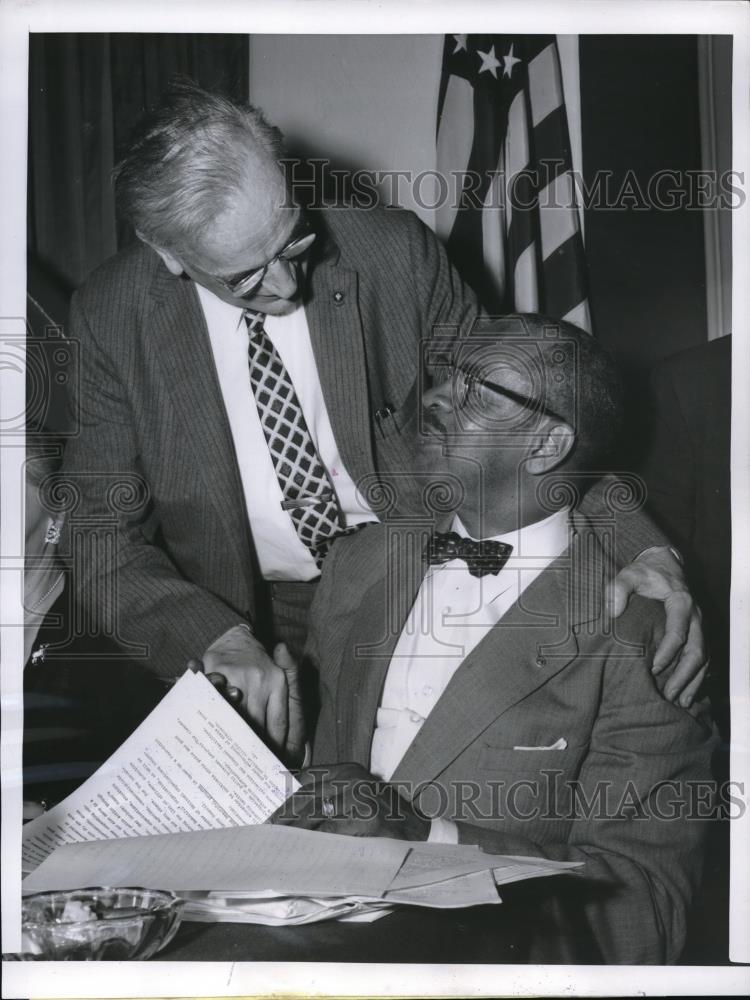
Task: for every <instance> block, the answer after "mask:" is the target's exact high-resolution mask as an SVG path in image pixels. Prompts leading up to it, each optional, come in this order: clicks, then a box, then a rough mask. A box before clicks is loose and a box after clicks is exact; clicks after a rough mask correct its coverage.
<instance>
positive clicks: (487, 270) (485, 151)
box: [437, 35, 590, 329]
mask: <svg viewBox="0 0 750 1000" xmlns="http://www.w3.org/2000/svg"><path fill="white" fill-rule="evenodd" d="M493 60H494V62H493ZM469 87H470V88H471V89H472V90H473V102H472V105H471V110H469V106H468V100H467V88H469ZM459 94H460V95H461V97H460V99H459V98H458V96H457V95H459ZM467 117H470V119H471V121H470V122H467V121H466V120H465V119H466V118H467ZM454 133H455V134H454ZM437 147H438V167H439V169H441V170H442V171H443V172H444V174H446V173H448V174H449V173H450V171H455V170H461V169H465V170H466V171H467V172H471V173H472V174H474V175H475V176H474V177H473V178H470V180H471V183H470V184H469V185H468V186H467V187H466V188H465V189H464V190H463V191H462V194H461V201H460V208H459V209H458V210H457V211H456V210H451V209H450V207H449V206H448V207H447V208H444V209H441V210H440V211H439V212H438V221H439V232H440V233H441V235H442V234H447V232H448V230H450V235H449V237H448V240H447V246H448V252H449V254H450V256H451V258H452V259H453V261H454V263H456V264H457V266H458V268H459V270H460V271H461V272H462V274H463V276H464V278H466V280H468V281H469V283H470V284H471V285H473V287H474V288H475V290H476V291H477V294H478V295H479V297H480V299H481V300H482V301H484V303H485V305H490V303H492V305H493V307H494V304H495V303H498V302H499V303H501V304H502V306H503V308H504V309H505V310H506V311H508V310H513V309H515V310H516V311H519V310H520V311H542V312H544V313H547V314H548V315H550V316H553V317H560V318H562V317H564V316H566V315H567V316H569V317H572V318H573V317H574V318H575V319H576V320H577V321H578V322H579V323H580V325H582V326H585V327H586V328H587V329H590V319H589V317H588V302H587V298H586V273H585V258H584V255H583V240H582V236H581V231H580V223H579V219H578V212H577V208H576V204H575V193H576V192H575V189H574V184H573V174H572V163H571V150H570V137H569V130H568V121H567V115H566V110H565V101H564V92H563V87H562V74H561V72H560V60H559V53H558V48H557V41H556V39H555V36H553V35H526V36H524V35H466V36H460V39H458V38H457V36H453V35H451V36H446V39H445V45H444V54H443V74H442V77H441V83H440V94H439V113H438V141H437ZM461 160H463V164H464V165H463V166H457V164H458V163H459V162H460V161H461ZM503 166H504V167H505V173H503ZM501 196H502V197H501Z"/></svg>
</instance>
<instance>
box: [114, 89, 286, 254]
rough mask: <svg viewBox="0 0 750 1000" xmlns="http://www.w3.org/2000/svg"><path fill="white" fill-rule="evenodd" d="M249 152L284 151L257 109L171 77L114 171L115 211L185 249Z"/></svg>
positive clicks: (153, 239) (158, 241) (147, 234)
mask: <svg viewBox="0 0 750 1000" xmlns="http://www.w3.org/2000/svg"><path fill="white" fill-rule="evenodd" d="M253 150H255V151H256V155H257V154H260V155H263V154H266V155H268V156H269V157H271V158H273V159H274V160H276V161H277V162H278V161H280V160H281V159H282V157H283V155H284V152H283V137H282V134H281V132H280V131H279V129H277V128H276V127H275V126H273V125H270V124H269V123H268V122H267V121H266V119H265V117H264V116H263V113H262V112H261V111H260V110H259V109H258V108H255V107H253V106H252V105H250V104H247V103H241V102H239V101H234V100H232V99H230V98H229V97H226V96H224V95H222V94H218V93H210V92H209V91H206V90H203V89H201V88H200V87H199V86H198V85H197V84H195V83H194V82H193V81H192V80H188V79H185V78H175V79H174V80H172V81H171V83H170V85H169V87H168V88H167V89H166V90H165V91H164V93H163V94H162V95H161V97H160V99H159V103H158V104H157V105H156V106H155V107H154V108H152V109H151V110H150V111H149V112H148V113H147V114H146V115H145V116H144V117H143V119H142V120H141V121H140V122H139V124H138V125H137V126H136V129H135V131H134V132H133V134H132V136H131V139H130V143H129V147H128V151H127V153H126V154H125V155H124V156H123V158H122V159H121V160H120V162H119V163H118V164H117V166H116V167H115V169H114V172H113V177H114V183H115V197H116V201H117V208H118V211H119V213H120V215H121V216H122V218H124V219H126V220H127V221H128V222H130V223H131V225H132V226H133V228H134V229H136V230H137V231H138V233H139V234H140V235H141V236H142V237H143V238H145V239H146V240H147V241H148V242H149V243H153V244H154V246H157V247H159V248H160V249H162V250H167V251H170V252H172V253H175V254H177V255H185V254H186V253H189V250H190V248H191V247H193V246H194V245H195V242H196V240H198V239H200V237H201V235H202V234H203V232H205V230H206V229H207V228H208V226H209V225H210V224H211V222H212V221H213V220H215V219H216V217H217V215H219V214H220V213H221V212H222V211H224V210H225V209H226V208H227V207H228V206H229V205H231V203H232V202H233V200H234V199H235V198H236V195H237V192H238V191H239V190H240V188H241V187H242V186H243V183H246V178H247V167H248V158H249V156H251V155H252V151H253Z"/></svg>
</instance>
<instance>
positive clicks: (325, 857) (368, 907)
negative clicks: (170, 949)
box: [23, 825, 578, 924]
mask: <svg viewBox="0 0 750 1000" xmlns="http://www.w3.org/2000/svg"><path fill="white" fill-rule="evenodd" d="M575 867H578V863H575V862H553V861H547V860H544V859H535V858H511V857H505V856H502V855H493V854H485V853H483V852H482V851H480V850H479V848H477V847H471V846H461V845H456V846H452V845H441V844H427V843H413V842H411V841H405V840H392V839H390V838H383V837H346V836H339V835H338V834H332V833H319V832H315V831H309V830H299V829H296V828H295V827H288V826H271V825H259V826H245V827H233V828H231V829H225V830H204V831H197V832H191V833H179V834H162V835H160V836H153V837H130V838H125V839H122V840H107V841H95V842H89V843H80V844H66V845H64V846H62V847H60V848H58V849H57V850H56V851H54V852H53V853H52V854H51V855H50V856H49V857H48V858H47V859H46V860H45V861H44V862H43V863H42V864H41V865H39V867H38V868H37V869H36V870H35V871H34V872H32V873H31V874H30V875H29V876H28V877H27V878H26V879H25V880H24V883H23V889H24V892H38V891H43V890H44V891H46V890H61V889H73V888H77V887H80V886H85V885H140V886H151V887H153V888H159V889H171V890H173V891H175V892H177V893H178V894H179V895H181V896H183V897H184V898H185V899H186V900H188V905H187V908H186V914H185V915H186V917H187V918H188V919H194V920H217V919H218V920H238V921H249V922H256V923H269V924H281V923H309V922H311V921H313V920H323V919H331V918H333V917H339V918H340V917H348V916H352V915H355V914H362V913H365V912H369V913H370V914H371V915H375V914H376V912H378V911H382V910H383V909H384V908H390V907H392V906H394V905H396V904H399V905H413V906H430V907H437V908H441V909H444V908H456V907H463V906H476V905H477V904H482V903H498V902H499V901H500V897H499V895H498V891H497V886H498V884H502V883H504V882H509V881H516V880H518V879H522V878H535V877H540V876H545V875H553V874H559V873H561V872H564V871H567V870H568V869H570V868H575Z"/></svg>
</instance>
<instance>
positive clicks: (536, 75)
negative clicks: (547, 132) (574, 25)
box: [529, 43, 563, 127]
mask: <svg viewBox="0 0 750 1000" xmlns="http://www.w3.org/2000/svg"><path fill="white" fill-rule="evenodd" d="M556 69H557V51H556V49H555V46H554V43H553V44H551V45H548V46H547V48H546V49H544V50H543V51H542V52H540V53H539V55H538V56H536V57H535V58H534V59H532V60H531V61H530V62H529V102H530V104H531V123H532V125H534V126H535V127H536V126H537V125H538V124H539V122H541V121H543V120H544V119H545V118H546V117H547V115H548V114H550V112H552V111H555V110H556V109H557V108H559V107H560V105H561V104H562V102H563V97H562V85H561V83H560V78H559V76H558V74H557V72H556Z"/></svg>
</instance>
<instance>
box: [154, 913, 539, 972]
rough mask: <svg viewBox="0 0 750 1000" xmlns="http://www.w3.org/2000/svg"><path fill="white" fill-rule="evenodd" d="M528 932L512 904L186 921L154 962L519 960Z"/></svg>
mask: <svg viewBox="0 0 750 1000" xmlns="http://www.w3.org/2000/svg"><path fill="white" fill-rule="evenodd" d="M527 938H528V934H527V931H526V930H525V928H524V922H523V921H519V920H518V919H517V913H516V912H515V911H514V909H513V908H509V907H507V906H506V905H505V904H501V905H499V906H472V907H469V908H467V909H462V910H430V909H426V908H422V907H402V908H400V909H398V910H395V911H394V912H392V913H389V914H387V915H386V916H384V917H381V918H380V919H379V920H376V921H375V922H374V923H369V924H356V923H341V922H339V921H335V920H327V921H323V922H321V923H317V924H307V925H305V926H301V927H263V926H261V925H258V924H200V923H192V922H185V923H184V924H183V925H182V927H181V928H180V930H179V931H178V933H177V935H176V937H175V939H174V941H172V942H171V944H169V945H168V946H167V947H166V948H165V949H164V950H163V951H161V952H159V954H158V955H156V956H155V959H154V960H155V961H164V962H171V961H178V962H179V961H192V962H294V961H296V962H413V963H430V964H432V963H447V964H451V963H479V964H495V963H523V962H525V961H526V954H527V945H526V940H527Z"/></svg>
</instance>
